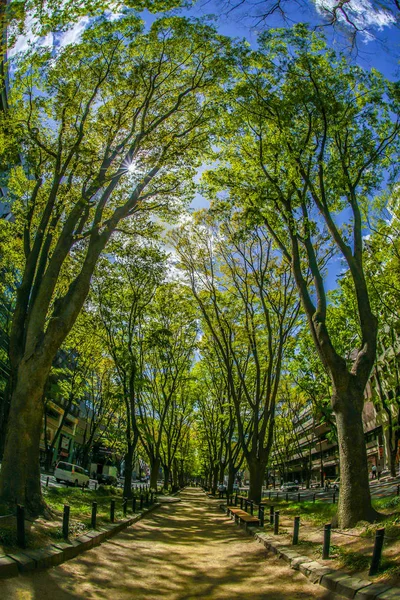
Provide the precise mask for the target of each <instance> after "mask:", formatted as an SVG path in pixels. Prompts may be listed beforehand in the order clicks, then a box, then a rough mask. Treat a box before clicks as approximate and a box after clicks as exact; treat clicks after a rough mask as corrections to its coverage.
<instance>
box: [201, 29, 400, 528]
mask: <svg viewBox="0 0 400 600" xmlns="http://www.w3.org/2000/svg"><path fill="white" fill-rule="evenodd" d="M233 106H235V113H236V119H237V120H236V121H235V128H236V131H238V132H239V133H238V135H236V134H235V132H233V133H232V143H231V144H228V148H227V151H226V152H225V153H221V156H220V161H221V162H220V165H221V166H220V168H219V169H217V170H216V172H215V173H214V174H213V175H211V179H213V180H214V184H216V187H215V189H219V190H220V191H221V190H225V191H226V192H228V193H229V194H230V198H231V199H232V201H236V202H237V203H240V204H242V205H243V206H245V207H246V209H247V210H248V211H250V212H252V213H253V215H254V218H255V219H256V220H257V221H258V220H259V219H261V220H262V221H263V222H264V223H265V225H266V227H267V228H268V231H269V232H270V235H271V236H272V237H273V239H274V240H275V242H276V244H277V245H278V246H279V247H280V249H281V251H282V252H283V254H284V256H285V257H286V259H287V260H288V261H289V262H290V264H291V266H292V270H293V274H294V277H295V279H296V284H297V288H298V291H299V294H300V297H301V301H302V304H303V308H304V311H305V314H306V316H307V320H308V324H309V327H310V331H311V333H312V337H313V340H314V343H315V347H316V349H317V351H318V353H319V356H320V359H321V361H322V362H323V364H324V366H325V368H326V370H327V372H328V373H329V376H330V378H331V382H332V397H331V402H332V409H333V411H334V413H335V416H336V422H337V428H338V438H339V452H340V465H341V493H340V500H339V507H338V517H339V522H340V525H341V526H351V525H354V523H356V522H357V521H359V520H361V519H364V520H371V519H374V518H375V517H376V513H375V511H374V510H373V509H372V506H371V499H370V491H369V482H368V469H367V457H366V449H365V443H364V434H363V424H362V418H361V414H362V409H363V402H364V389H365V386H366V383H367V381H368V378H369V375H370V372H371V369H372V366H373V364H374V360H375V354H376V335H377V318H376V316H375V315H374V313H373V312H372V310H371V304H370V298H369V293H368V288H367V284H366V280H365V274H364V268H363V256H364V250H363V239H362V238H363V231H364V226H365V223H364V221H363V212H362V210H363V209H365V210H367V209H368V196H369V194H371V193H372V191H373V190H374V189H375V188H376V187H378V186H379V184H380V182H381V181H382V177H383V172H384V169H385V168H390V164H391V160H392V159H394V156H395V154H396V152H397V144H398V132H399V121H398V120H396V117H395V115H396V113H397V111H398V93H397V91H396V86H394V85H392V84H390V83H388V82H386V81H385V80H384V79H383V78H382V77H381V76H380V75H379V74H378V73H376V72H364V71H362V70H361V69H360V68H358V67H351V66H349V65H348V64H347V63H346V61H345V60H344V59H343V58H341V57H336V56H335V54H334V53H333V52H331V51H328V50H327V49H326V47H325V44H324V42H323V41H322V40H321V39H320V38H318V37H317V36H315V35H311V34H309V33H308V32H307V30H306V28H305V27H303V26H297V27H295V28H293V29H292V30H291V31H287V30H278V31H276V32H272V33H270V34H266V35H264V36H262V37H261V39H260V50H259V51H258V52H255V53H254V54H253V55H252V58H251V59H250V61H249V65H248V67H246V72H245V73H244V75H243V79H242V82H241V83H240V84H239V86H238V88H237V89H236V90H235V93H234V97H233ZM343 215H344V216H345V217H344V218H345V223H344V224H343V225H340V222H341V217H343ZM328 245H333V246H334V247H335V248H336V251H337V252H338V253H339V254H340V256H341V259H342V260H343V263H344V264H345V265H346V268H348V270H349V273H350V277H351V281H352V285H353V286H354V290H355V296H356V299H357V305H356V309H357V313H358V314H357V316H358V320H359V328H360V339H361V343H360V345H359V347H358V349H357V353H356V355H354V354H353V360H352V364H350V365H349V364H348V363H347V361H346V358H345V357H344V356H342V355H341V354H340V351H339V349H338V348H335V344H334V341H333V339H332V335H331V333H332V332H331V331H330V328H329V323H328V313H329V308H328V305H327V298H326V290H325V286H324V273H325V261H324V254H325V248H327V246H328ZM309 273H311V274H312V278H311V279H310V278H309V276H308V274H309Z"/></svg>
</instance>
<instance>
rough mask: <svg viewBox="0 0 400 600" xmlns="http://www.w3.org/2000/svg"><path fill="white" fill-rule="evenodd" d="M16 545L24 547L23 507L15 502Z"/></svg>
mask: <svg viewBox="0 0 400 600" xmlns="http://www.w3.org/2000/svg"><path fill="white" fill-rule="evenodd" d="M17 545H18V546H19V547H20V548H25V546H26V541H25V508H24V507H23V506H22V505H21V504H17Z"/></svg>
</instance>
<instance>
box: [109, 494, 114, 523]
mask: <svg viewBox="0 0 400 600" xmlns="http://www.w3.org/2000/svg"><path fill="white" fill-rule="evenodd" d="M114 519H115V500H111V504H110V521H111V523H114Z"/></svg>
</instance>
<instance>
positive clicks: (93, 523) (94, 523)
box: [90, 502, 97, 529]
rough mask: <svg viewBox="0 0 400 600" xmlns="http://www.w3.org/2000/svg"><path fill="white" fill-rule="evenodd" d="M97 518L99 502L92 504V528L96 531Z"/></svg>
mask: <svg viewBox="0 0 400 600" xmlns="http://www.w3.org/2000/svg"><path fill="white" fill-rule="evenodd" d="M96 517H97V502H92V521H91V524H90V526H91V528H92V529H96Z"/></svg>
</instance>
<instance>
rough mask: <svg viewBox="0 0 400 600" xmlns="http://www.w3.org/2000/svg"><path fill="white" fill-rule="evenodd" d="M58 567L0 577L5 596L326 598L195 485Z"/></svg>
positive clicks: (51, 599) (79, 599)
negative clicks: (132, 524) (268, 552)
mask: <svg viewBox="0 0 400 600" xmlns="http://www.w3.org/2000/svg"><path fill="white" fill-rule="evenodd" d="M181 497H182V502H180V503H177V504H169V505H165V506H163V507H162V508H160V509H158V510H157V511H155V512H153V513H152V514H151V515H149V516H147V517H146V518H145V519H143V520H142V521H140V522H138V523H137V524H135V525H134V526H132V527H130V528H129V529H127V530H125V531H124V532H123V533H121V534H118V535H117V536H115V537H114V538H113V539H112V540H110V541H107V542H105V543H104V544H102V545H101V546H99V547H97V548H94V549H92V550H89V551H88V552H86V553H85V554H84V555H81V556H79V557H77V558H75V559H73V560H70V561H68V562H66V563H64V564H62V565H60V566H57V567H53V568H52V569H48V570H45V571H41V572H33V573H32V574H27V575H24V576H19V577H18V578H14V579H9V580H5V581H0V598H5V599H7V600H19V599H21V598H24V599H25V598H26V599H32V600H33V599H34V600H37V599H40V600H97V599H104V600H106V599H107V600H128V599H129V600H131V599H132V598H135V600H152V599H153V598H162V599H163V600H190V599H192V598H193V599H194V598H202V599H205V598H207V600H239V599H240V600H247V599H248V600H250V599H251V600H262V599H265V598H270V599H271V600H283V599H289V600H296V599H300V598H301V599H305V598H306V599H307V600H308V599H310V600H311V599H314V598H319V599H323V600H333V599H334V598H337V596H335V595H334V594H332V593H331V592H328V591H326V590H324V589H322V588H321V587H320V586H317V585H313V584H312V583H310V582H309V581H308V580H307V579H306V578H305V577H304V576H303V575H302V574H301V573H299V572H294V571H293V570H291V568H290V567H289V566H288V565H287V564H285V563H284V562H283V561H282V560H279V559H278V558H277V557H274V556H271V555H270V554H267V552H266V550H265V548H264V547H263V546H262V545H261V544H258V543H256V542H255V541H254V538H253V537H252V536H249V535H247V534H246V533H245V532H244V531H242V530H240V529H239V528H238V527H235V526H234V525H233V524H232V523H230V522H229V521H228V520H227V519H226V517H225V516H224V515H222V514H221V512H220V511H219V508H218V505H217V503H216V501H215V500H214V501H212V500H208V499H207V498H206V497H205V495H204V493H203V492H202V491H201V490H199V489H198V488H190V489H188V490H185V491H184V492H183V493H182V494H181Z"/></svg>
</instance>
